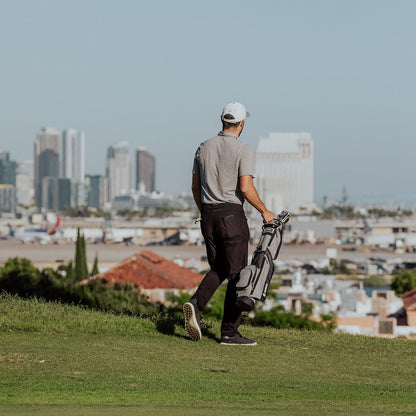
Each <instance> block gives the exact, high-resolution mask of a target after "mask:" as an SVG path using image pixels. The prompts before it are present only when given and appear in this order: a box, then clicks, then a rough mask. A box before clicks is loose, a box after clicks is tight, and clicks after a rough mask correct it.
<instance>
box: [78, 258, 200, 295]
mask: <svg viewBox="0 0 416 416" xmlns="http://www.w3.org/2000/svg"><path fill="white" fill-rule="evenodd" d="M202 277H203V276H202V275H200V274H199V273H196V272H193V271H191V270H188V269H185V268H184V267H180V266H179V265H177V264H176V263H174V262H172V261H170V260H167V259H165V258H164V257H161V256H159V255H157V254H155V253H153V252H152V251H142V252H140V253H137V254H133V255H132V256H130V257H127V258H126V259H124V260H123V261H122V262H121V264H119V265H118V266H115V267H113V268H111V269H110V270H108V271H106V272H104V273H99V274H97V275H95V276H92V277H91V278H90V279H87V281H83V282H80V283H81V284H83V283H84V284H86V283H88V280H96V279H105V280H106V281H107V282H108V283H110V284H114V283H121V284H125V283H132V284H133V286H135V287H136V288H140V289H192V288H194V287H196V286H198V284H199V283H200V282H201V280H202Z"/></svg>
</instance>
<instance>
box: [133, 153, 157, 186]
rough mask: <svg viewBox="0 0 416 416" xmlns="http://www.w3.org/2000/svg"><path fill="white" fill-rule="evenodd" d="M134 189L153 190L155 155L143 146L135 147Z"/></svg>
mask: <svg viewBox="0 0 416 416" xmlns="http://www.w3.org/2000/svg"><path fill="white" fill-rule="evenodd" d="M136 190H143V191H145V192H153V191H154V190H155V157H154V156H153V155H152V154H151V153H150V152H148V151H147V150H146V148H144V147H139V148H137V149H136Z"/></svg>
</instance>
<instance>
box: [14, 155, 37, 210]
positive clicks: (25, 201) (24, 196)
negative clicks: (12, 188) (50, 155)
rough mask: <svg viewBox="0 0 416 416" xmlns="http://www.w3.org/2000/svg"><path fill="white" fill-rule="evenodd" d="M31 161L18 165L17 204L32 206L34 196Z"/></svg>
mask: <svg viewBox="0 0 416 416" xmlns="http://www.w3.org/2000/svg"><path fill="white" fill-rule="evenodd" d="M33 166H34V165H33V160H25V161H24V162H21V163H19V166H18V168H17V174H16V199H17V203H18V204H22V205H32V204H33V201H34V196H35V190H34V188H33Z"/></svg>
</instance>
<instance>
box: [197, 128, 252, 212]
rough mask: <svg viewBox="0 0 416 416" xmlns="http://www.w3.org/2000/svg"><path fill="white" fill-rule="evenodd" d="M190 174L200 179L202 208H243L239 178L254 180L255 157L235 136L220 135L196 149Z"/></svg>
mask: <svg viewBox="0 0 416 416" xmlns="http://www.w3.org/2000/svg"><path fill="white" fill-rule="evenodd" d="M192 173H194V174H199V175H201V187H202V192H201V196H202V203H203V204H221V203H224V202H231V203H234V204H242V203H243V202H244V196H243V194H242V193H241V190H240V182H239V178H240V176H244V175H251V176H252V177H254V154H253V151H252V150H251V147H250V146H249V145H248V144H245V143H242V142H240V140H239V139H238V137H237V136H236V135H235V134H232V133H228V132H223V131H220V132H219V133H218V136H215V137H213V138H212V139H208V140H206V141H205V142H203V143H201V145H200V146H199V147H198V150H197V151H196V154H195V159H194V167H193V170H192Z"/></svg>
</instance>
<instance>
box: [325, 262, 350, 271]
mask: <svg viewBox="0 0 416 416" xmlns="http://www.w3.org/2000/svg"><path fill="white" fill-rule="evenodd" d="M322 273H323V274H351V271H350V270H349V269H348V267H347V265H346V263H345V261H344V260H341V261H340V262H337V261H336V260H335V259H331V260H330V261H329V267H325V268H324V269H323V270H322Z"/></svg>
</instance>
